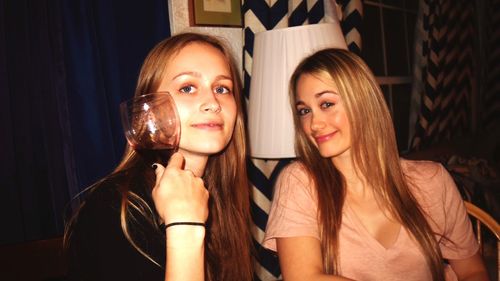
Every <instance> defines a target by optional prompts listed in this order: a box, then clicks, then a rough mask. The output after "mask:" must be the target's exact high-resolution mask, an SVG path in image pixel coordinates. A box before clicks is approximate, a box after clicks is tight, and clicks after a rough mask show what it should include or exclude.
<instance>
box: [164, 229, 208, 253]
mask: <svg viewBox="0 0 500 281" xmlns="http://www.w3.org/2000/svg"><path fill="white" fill-rule="evenodd" d="M165 233H166V239H167V243H166V244H167V247H168V248H186V247H190V248H192V247H200V246H203V243H204V240H205V227H204V226H200V225H190V224H175V225H172V226H169V227H166V228H165Z"/></svg>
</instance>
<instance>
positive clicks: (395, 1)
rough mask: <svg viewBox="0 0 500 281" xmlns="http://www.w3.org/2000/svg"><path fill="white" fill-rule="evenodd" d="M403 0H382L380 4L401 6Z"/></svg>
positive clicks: (402, 5)
mask: <svg viewBox="0 0 500 281" xmlns="http://www.w3.org/2000/svg"><path fill="white" fill-rule="evenodd" d="M404 3H405V1H402V0H382V4H386V5H389V6H392V7H399V8H403V7H404Z"/></svg>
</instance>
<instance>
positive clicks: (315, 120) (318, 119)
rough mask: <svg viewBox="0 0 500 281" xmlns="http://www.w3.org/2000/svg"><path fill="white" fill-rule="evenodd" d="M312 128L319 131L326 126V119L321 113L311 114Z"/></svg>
mask: <svg viewBox="0 0 500 281" xmlns="http://www.w3.org/2000/svg"><path fill="white" fill-rule="evenodd" d="M311 115H312V117H311V130H312V131H319V130H321V129H323V128H325V124H326V123H325V120H324V118H323V116H321V114H314V113H312V114H311Z"/></svg>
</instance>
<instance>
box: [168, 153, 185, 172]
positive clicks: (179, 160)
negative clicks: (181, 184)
mask: <svg viewBox="0 0 500 281" xmlns="http://www.w3.org/2000/svg"><path fill="white" fill-rule="evenodd" d="M183 165H184V156H182V154H181V153H179V152H176V153H174V154H172V156H171V157H170V160H169V161H168V165H167V168H169V167H171V168H177V169H182V166H183Z"/></svg>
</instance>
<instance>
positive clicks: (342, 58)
mask: <svg viewBox="0 0 500 281" xmlns="http://www.w3.org/2000/svg"><path fill="white" fill-rule="evenodd" d="M290 89H291V90H290V100H291V106H292V109H293V112H294V122H295V129H296V153H297V161H295V162H293V163H292V164H290V165H289V166H288V167H286V168H285V169H284V171H283V172H282V173H281V174H280V176H279V179H278V181H277V183H276V188H275V193H274V200H273V203H272V208H271V213H270V218H269V222H268V226H267V229H266V235H265V239H264V246H266V247H269V248H270V249H272V250H275V251H277V252H278V256H279V260H280V264H281V269H282V274H283V278H284V280H285V281H293V280H315V281H320V280H325V281H326V280H351V279H354V280H384V281H387V280H406V281H410V280H435V281H437V280H457V277H458V279H459V280H487V275H486V271H485V267H484V265H483V262H482V260H481V258H480V256H479V254H478V245H477V243H476V240H475V238H474V235H473V232H472V229H471V225H470V222H469V220H468V217H467V214H466V210H465V208H464V205H463V202H462V200H461V197H460V195H459V193H458V191H457V189H456V186H455V184H454V182H453V180H452V178H451V177H450V175H449V174H448V173H447V172H446V170H445V169H444V168H443V167H442V166H441V165H439V164H437V163H433V162H429V161H408V160H403V159H400V158H399V154H398V150H397V145H396V139H395V134H394V128H393V123H392V120H391V116H390V113H389V111H388V108H387V106H386V102H385V100H384V97H383V94H382V92H381V90H380V88H379V86H378V84H377V82H376V80H375V78H374V76H373V74H372V73H371V71H370V70H369V68H368V67H367V66H366V64H365V63H364V62H363V61H362V60H361V59H360V58H359V57H357V56H356V55H354V54H353V53H351V52H349V51H346V50H339V49H326V50H321V51H318V52H316V53H315V54H313V55H311V56H309V57H308V58H306V59H305V60H303V61H302V62H301V63H300V64H299V66H298V67H297V69H296V70H295V72H294V74H293V75H292V77H291V81H290Z"/></svg>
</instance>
